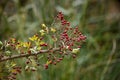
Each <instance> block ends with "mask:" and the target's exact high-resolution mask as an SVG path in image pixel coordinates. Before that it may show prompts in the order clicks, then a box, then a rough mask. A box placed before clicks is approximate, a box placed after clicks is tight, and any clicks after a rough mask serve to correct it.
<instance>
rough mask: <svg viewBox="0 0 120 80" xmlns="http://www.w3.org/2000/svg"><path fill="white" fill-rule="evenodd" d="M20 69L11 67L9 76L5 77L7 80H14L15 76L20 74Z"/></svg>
mask: <svg viewBox="0 0 120 80" xmlns="http://www.w3.org/2000/svg"><path fill="white" fill-rule="evenodd" d="M21 69H22V68H21V67H19V66H15V67H13V68H12V70H11V73H10V75H9V76H8V77H7V78H8V80H15V79H16V76H17V74H19V73H21Z"/></svg>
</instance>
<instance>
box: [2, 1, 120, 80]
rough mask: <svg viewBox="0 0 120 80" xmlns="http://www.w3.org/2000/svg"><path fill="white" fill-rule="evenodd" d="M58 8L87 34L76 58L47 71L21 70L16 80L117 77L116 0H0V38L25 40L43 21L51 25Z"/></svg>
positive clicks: (119, 18) (119, 26)
mask: <svg viewBox="0 0 120 80" xmlns="http://www.w3.org/2000/svg"><path fill="white" fill-rule="evenodd" d="M58 11H62V12H63V13H64V15H65V18H66V20H68V21H69V22H71V25H72V26H73V27H75V26H79V29H80V30H81V31H82V32H83V34H85V35H86V36H87V40H86V43H85V44H84V45H83V47H82V49H81V51H80V53H79V55H78V57H77V58H76V59H72V58H69V57H66V59H64V60H63V61H62V62H61V63H59V64H57V65H55V66H50V67H49V69H48V70H45V69H43V68H41V67H39V68H38V71H36V72H25V71H24V70H23V72H22V73H21V74H20V75H18V76H17V80H120V76H119V75H120V59H119V57H120V1H119V0H0V40H1V41H4V40H7V39H8V38H10V37H15V38H17V39H21V40H24V41H26V40H27V39H28V37H29V36H31V35H33V34H35V33H36V32H38V30H39V29H40V26H41V24H42V23H45V24H46V25H47V26H50V25H51V23H52V22H53V20H54V17H55V16H56V14H57V12H58ZM20 64H22V65H23V66H24V62H21V63H20ZM0 69H1V70H0V73H3V72H4V70H2V69H3V68H0Z"/></svg>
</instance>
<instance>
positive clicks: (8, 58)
mask: <svg viewBox="0 0 120 80" xmlns="http://www.w3.org/2000/svg"><path fill="white" fill-rule="evenodd" d="M51 50H52V51H53V52H54V51H59V50H60V49H59V48H53V49H50V50H40V51H39V52H37V53H34V54H32V53H31V54H19V55H13V56H10V57H3V58H2V59H0V62H3V61H7V60H12V59H17V58H23V57H29V56H36V55H38V54H43V53H48V52H49V51H51Z"/></svg>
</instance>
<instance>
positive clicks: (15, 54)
mask: <svg viewBox="0 0 120 80" xmlns="http://www.w3.org/2000/svg"><path fill="white" fill-rule="evenodd" d="M85 40H86V36H85V35H83V34H82V33H81V32H80V31H79V29H78V27H75V28H74V27H72V26H71V25H70V22H68V21H67V20H65V19H64V15H63V13H62V12H58V14H57V16H56V17H55V19H54V21H53V23H52V24H51V26H50V27H47V26H46V25H45V24H42V25H41V29H40V31H39V32H38V33H36V34H35V35H33V36H32V37H29V38H28V41H26V42H24V41H20V40H16V39H15V38H10V39H9V40H7V41H4V42H1V41H0V46H1V53H0V62H6V63H5V67H6V68H7V69H8V71H9V75H8V76H6V78H7V79H8V80H14V79H16V75H17V74H20V73H21V71H22V70H21V69H22V68H24V67H22V66H20V65H18V64H17V63H16V62H14V61H13V60H15V59H17V58H19V59H21V58H23V57H24V58H26V59H25V64H26V66H25V68H24V69H25V70H26V71H36V70H37V66H42V67H44V68H45V69H48V67H49V65H56V64H57V63H59V62H61V61H62V60H63V59H64V56H68V55H70V56H72V57H73V58H76V56H77V53H78V52H79V50H80V48H81V46H82V44H83V43H84V42H85ZM40 55H41V56H40ZM42 55H44V56H42ZM44 59H45V60H44ZM39 60H41V62H43V63H41V62H39ZM42 60H43V61H42Z"/></svg>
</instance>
